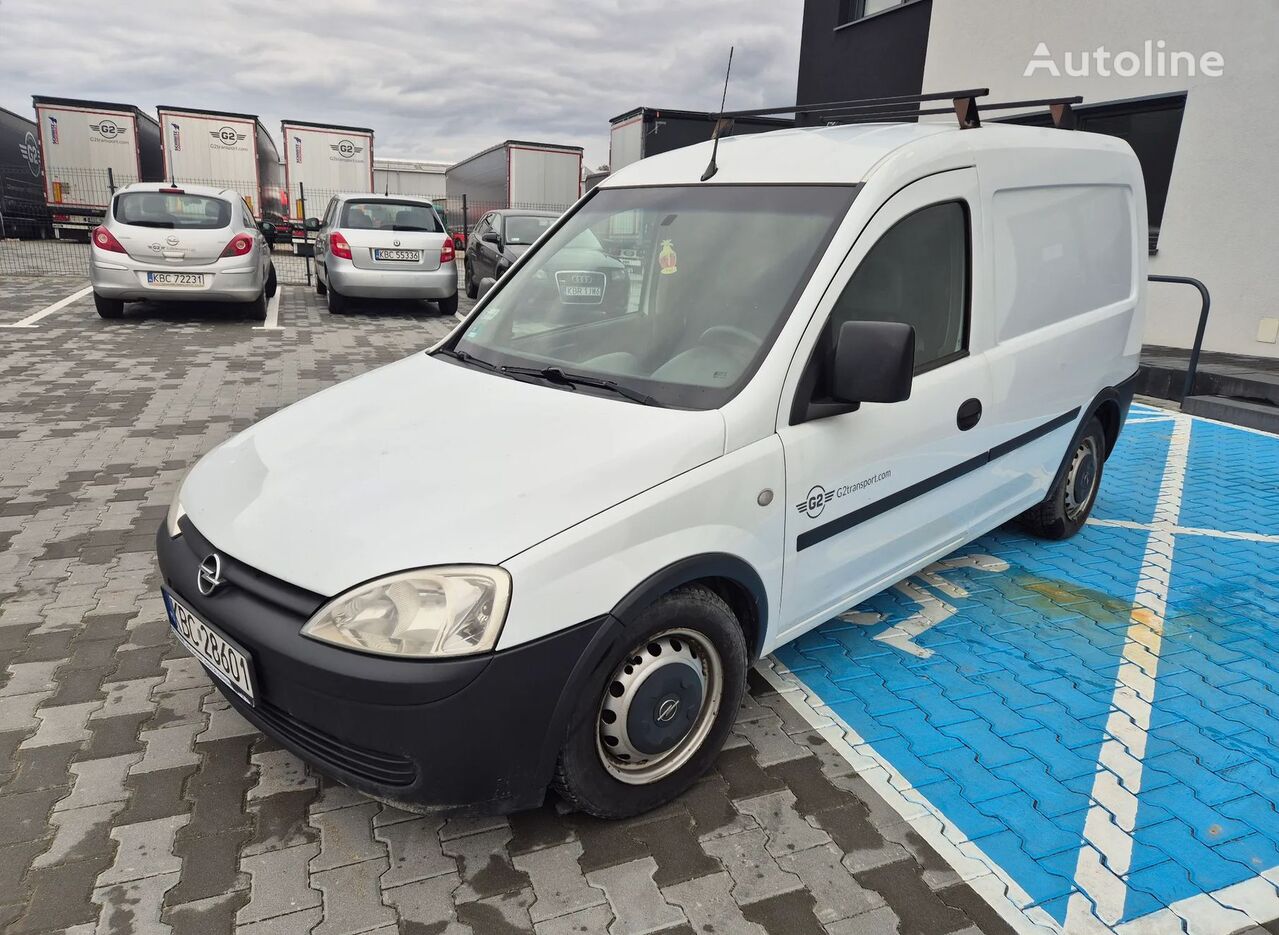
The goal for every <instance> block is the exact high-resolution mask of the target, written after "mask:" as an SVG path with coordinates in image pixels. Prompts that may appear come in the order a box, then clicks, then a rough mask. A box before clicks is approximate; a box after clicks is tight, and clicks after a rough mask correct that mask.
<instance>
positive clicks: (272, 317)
mask: <svg viewBox="0 0 1279 935" xmlns="http://www.w3.org/2000/svg"><path fill="white" fill-rule="evenodd" d="M283 291H284V287H283V286H277V287H276V290H275V295H273V296H271V301H269V302H267V304H266V321H265V322H263V323H262V324H260V325H254V326H253V330H254V331H283V330H284V329H283V328H281V327H280V293H282V292H283Z"/></svg>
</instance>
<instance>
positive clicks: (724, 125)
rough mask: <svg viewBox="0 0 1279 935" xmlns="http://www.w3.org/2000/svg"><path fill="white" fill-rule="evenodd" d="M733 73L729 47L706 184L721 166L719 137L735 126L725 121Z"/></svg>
mask: <svg viewBox="0 0 1279 935" xmlns="http://www.w3.org/2000/svg"><path fill="white" fill-rule="evenodd" d="M732 73H733V47H732V46H731V45H730V46H729V47H728V68H726V69H725V70H724V93H723V95H722V96H721V97H720V99H719V115H718V116H717V117H716V118H715V130H714V132H713V133H712V134H711V140H712V143H711V161H710V162H709V163H707V165H706V171H705V172H703V173H702V181H703V182H705V181H706V180H707V179H709V178H710V177H711V176H713V175H714V174H715V173H716V172H718V171H719V166H718V165H716V164H715V157H716V156H717V155H718V154H719V137H720V134H721V133H723V132H724V131H725V130H727V129H730V128H731V127H732V126H733V121H732V120H725V119H724V103H725V102H726V101H727V100H728V76H729V75H731V74H732Z"/></svg>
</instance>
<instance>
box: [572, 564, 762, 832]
mask: <svg viewBox="0 0 1279 935" xmlns="http://www.w3.org/2000/svg"><path fill="white" fill-rule="evenodd" d="M654 650H656V652H654ZM746 670H747V660H746V640H745V637H744V636H743V633H742V628H741V624H740V623H739V621H738V620H737V618H736V617H735V616H734V615H733V612H732V611H731V610H730V609H729V607H728V605H727V604H725V603H724V601H723V600H722V599H721V598H720V597H719V596H718V595H717V594H715V593H714V592H713V591H711V590H710V589H709V588H705V587H702V586H701V585H689V586H685V587H682V588H677V589H676V590H674V591H672V592H670V593H669V594H666V595H663V596H662V597H660V598H659V599H658V600H657V601H656V602H655V603H654V604H653V605H652V606H651V607H649V608H648V609H647V610H645V611H644V612H643V614H641V615H640V616H639V617H638V618H637V619H636V620H635V621H634V622H633V623H632V624H631V625H630V626H628V627H627V628H626V630H625V631H624V632H623V635H622V638H621V639H620V640H619V642H618V645H617V646H616V647H615V648H614V650H613V653H612V656H611V658H609V659H608V660H606V662H605V663H603V664H601V665H600V667H599V670H598V674H597V675H595V676H594V677H593V679H592V680H591V681H590V682H588V683H587V684H586V685H585V686H583V689H582V692H581V695H580V701H579V702H578V707H577V710H576V711H575V712H574V717H573V720H572V721H571V722H570V723H571V725H572V726H571V727H570V731H569V734H568V737H567V739H566V740H565V743H564V747H563V749H562V750H561V751H560V757H559V762H558V764H557V765H556V770H555V779H554V781H553V787H554V788H555V790H556V791H557V792H558V793H559V795H560V796H561V797H563V798H564V800H565V801H566V802H567V803H568V804H570V805H572V806H574V807H576V808H578V809H580V810H581V811H583V812H586V813H588V814H591V815H595V816H596V817H599V818H628V817H630V816H633V815H638V814H641V813H643V812H647V811H649V810H651V809H654V808H657V807H658V806H659V805H663V804H665V803H667V802H669V801H671V800H672V799H674V798H675V797H676V796H678V795H679V794H680V793H682V792H683V791H684V790H685V789H687V788H688V787H689V786H691V785H692V784H693V783H694V782H695V781H696V780H697V778H698V777H699V776H701V775H702V774H703V773H704V772H705V771H706V770H707V769H708V768H709V767H710V765H711V764H712V763H713V762H714V760H715V758H716V757H717V756H718V755H719V751H720V748H721V747H723V745H724V740H725V738H726V737H727V736H728V732H729V729H730V728H731V727H732V725H733V721H734V719H735V718H736V717H737V709H738V706H739V705H740V704H741V701H742V695H743V693H744V692H745V690H746ZM698 672H700V683H699V681H698V678H699V677H698V676H697V674H696V673H698ZM690 675H692V678H691V679H690V678H689V676H690ZM690 683H691V684H690ZM619 691H620V694H619ZM672 702H674V703H673V704H672ZM649 711H651V714H647V712H649ZM668 712H669V714H668ZM663 722H665V723H663ZM626 751H630V752H626ZM644 751H647V753H645V752H644ZM637 757H638V759H637Z"/></svg>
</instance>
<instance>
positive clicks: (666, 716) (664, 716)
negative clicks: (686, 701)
mask: <svg viewBox="0 0 1279 935" xmlns="http://www.w3.org/2000/svg"><path fill="white" fill-rule="evenodd" d="M678 712H679V699H678V698H667V699H666V700H665V701H663V702H662V703H661V704H659V705H658V706H657V723H659V724H667V723H669V722H671V721H673V720H675V715H676V714H677V713H678Z"/></svg>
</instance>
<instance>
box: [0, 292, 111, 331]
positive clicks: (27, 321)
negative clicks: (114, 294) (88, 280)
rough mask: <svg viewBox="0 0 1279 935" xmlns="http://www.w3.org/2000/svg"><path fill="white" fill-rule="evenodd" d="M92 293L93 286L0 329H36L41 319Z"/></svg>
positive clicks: (1, 326) (0, 326)
mask: <svg viewBox="0 0 1279 935" xmlns="http://www.w3.org/2000/svg"><path fill="white" fill-rule="evenodd" d="M92 291H93V286H85V287H84V288H83V289H81V290H80V291H79V292H73V293H72V294H71V295H69V296H67V297H66V298H65V299H59V300H58V301H57V302H54V303H53V304H52V305H50V306H47V307H46V308H42V309H40V311H38V312H36V313H35V314H34V315H28V316H27V317H26V318H24V319H22V320H21V321H15V322H14V323H13V324H11V325H0V328H34V327H35V326H36V324H35V323H36V322H37V321H39V320H40V319H41V318H44V317H45V316H46V315H52V314H53V313H54V312H56V311H58V310H59V309H62V308H66V307H67V306H68V305H70V304H71V303H72V302H75V301H77V300H79V299H83V298H84V297H85V296H86V295H88V294H89V293H90V292H92Z"/></svg>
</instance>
